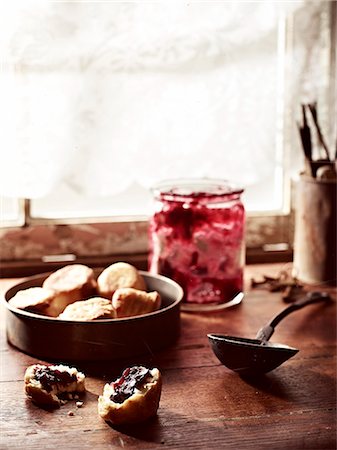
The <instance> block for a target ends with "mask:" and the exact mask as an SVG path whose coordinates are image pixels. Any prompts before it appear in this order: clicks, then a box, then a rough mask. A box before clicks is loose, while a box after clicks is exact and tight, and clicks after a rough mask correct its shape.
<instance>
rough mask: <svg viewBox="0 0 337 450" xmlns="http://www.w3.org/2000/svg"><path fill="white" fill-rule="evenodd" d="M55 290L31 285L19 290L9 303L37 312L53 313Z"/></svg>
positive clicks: (24, 309) (15, 306)
mask: <svg viewBox="0 0 337 450" xmlns="http://www.w3.org/2000/svg"><path fill="white" fill-rule="evenodd" d="M55 296H56V294H55V292H54V291H53V290H51V289H47V288H42V287H31V288H28V289H22V290H20V291H18V292H17V293H16V294H15V295H14V296H13V297H12V298H11V299H10V300H9V301H8V303H9V304H10V305H11V306H14V308H18V309H22V310H23V311H29V312H33V313H36V314H45V315H47V316H49V315H53V308H52V306H51V305H52V303H53V301H54V299H55Z"/></svg>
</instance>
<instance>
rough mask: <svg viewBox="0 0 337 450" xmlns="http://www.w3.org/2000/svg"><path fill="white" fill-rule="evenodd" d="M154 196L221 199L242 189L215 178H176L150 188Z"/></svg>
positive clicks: (240, 192) (241, 191)
mask: <svg viewBox="0 0 337 450" xmlns="http://www.w3.org/2000/svg"><path fill="white" fill-rule="evenodd" d="M151 191H152V192H153V193H154V195H169V196H173V197H175V196H178V197H191V196H193V197H195V196H201V197H223V196H229V195H235V194H237V195H239V194H242V193H243V191H244V188H243V187H242V186H239V185H237V184H235V183H233V182H231V181H228V180H225V179H217V178H183V179H182V178H178V179H171V180H163V181H161V182H159V183H156V184H155V185H153V186H152V188H151Z"/></svg>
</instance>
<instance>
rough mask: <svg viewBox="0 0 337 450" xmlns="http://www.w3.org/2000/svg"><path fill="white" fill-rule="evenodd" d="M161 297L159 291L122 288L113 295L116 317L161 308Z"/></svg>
mask: <svg viewBox="0 0 337 450" xmlns="http://www.w3.org/2000/svg"><path fill="white" fill-rule="evenodd" d="M160 304H161V297H160V295H159V294H158V292H157V291H153V292H145V291H140V290H138V289H132V288H121V289H117V291H115V293H114V295H113V296H112V306H113V308H114V310H115V311H116V317H132V316H139V315H140V314H147V313H150V312H152V311H156V310H157V309H159V307H160Z"/></svg>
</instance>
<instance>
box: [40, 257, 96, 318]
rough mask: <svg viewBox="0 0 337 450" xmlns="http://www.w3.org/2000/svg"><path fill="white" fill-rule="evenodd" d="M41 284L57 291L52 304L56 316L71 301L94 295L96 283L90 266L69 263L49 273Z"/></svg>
mask: <svg viewBox="0 0 337 450" xmlns="http://www.w3.org/2000/svg"><path fill="white" fill-rule="evenodd" d="M42 286H43V287H44V288H48V289H52V290H54V291H55V292H56V293H57V297H56V298H55V300H54V301H53V305H52V306H53V308H54V314H55V316H58V315H59V314H60V313H61V312H62V311H64V309H65V308H66V306H68V305H70V304H71V303H74V302H76V301H78V300H86V299H88V298H89V297H92V296H93V295H96V287H97V283H96V279H95V277H94V271H93V270H92V269H90V267H87V266H85V265H83V264H70V265H68V266H65V267H62V268H61V269H59V270H56V271H55V272H53V273H52V274H50V275H49V277H48V278H46V279H45V281H44V282H43V285H42Z"/></svg>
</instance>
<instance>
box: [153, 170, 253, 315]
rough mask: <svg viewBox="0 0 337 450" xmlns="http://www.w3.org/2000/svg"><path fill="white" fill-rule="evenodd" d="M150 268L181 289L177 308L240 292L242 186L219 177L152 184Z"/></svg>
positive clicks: (234, 298) (228, 299)
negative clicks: (181, 298)
mask: <svg viewBox="0 0 337 450" xmlns="http://www.w3.org/2000/svg"><path fill="white" fill-rule="evenodd" d="M152 191H153V195H154V213H153V216H152V218H151V221H150V233H149V237H150V254H149V270H150V272H152V273H158V274H162V275H166V276H167V277H169V278H172V279H173V280H175V281H176V282H177V283H179V284H180V285H181V287H182V288H183V289H184V293H185V295H184V300H183V304H182V309H185V310H212V309H222V308H226V307H228V306H232V305H233V304H237V303H239V302H240V301H241V299H242V297H243V294H242V292H243V267H244V258H245V252H244V250H245V245H244V226H245V210H244V206H243V204H242V202H241V194H242V193H243V189H242V188H239V187H237V186H234V185H232V184H230V183H228V182H226V181H224V180H212V179H201V180H193V179H186V180H178V181H171V182H170V181H167V182H163V183H160V184H158V185H156V186H155V187H154V188H153V190H152Z"/></svg>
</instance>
